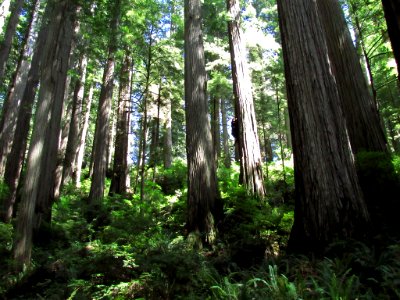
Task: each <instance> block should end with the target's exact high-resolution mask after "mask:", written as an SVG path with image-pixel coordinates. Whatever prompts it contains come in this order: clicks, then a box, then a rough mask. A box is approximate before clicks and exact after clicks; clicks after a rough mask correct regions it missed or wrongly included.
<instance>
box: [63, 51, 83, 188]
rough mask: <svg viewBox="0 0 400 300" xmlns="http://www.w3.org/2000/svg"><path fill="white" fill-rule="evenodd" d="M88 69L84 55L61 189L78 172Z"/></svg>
mask: <svg viewBox="0 0 400 300" xmlns="http://www.w3.org/2000/svg"><path fill="white" fill-rule="evenodd" d="M86 68H87V57H86V56H85V54H82V57H81V59H80V63H79V68H78V78H77V79H76V81H75V87H74V93H73V97H72V112H71V118H70V123H69V133H68V143H67V147H66V150H65V157H64V162H63V174H62V180H61V187H60V189H61V188H62V187H63V186H64V185H65V184H66V183H68V181H69V180H70V179H71V178H72V174H73V173H74V172H76V169H75V168H74V162H75V158H76V155H77V152H78V143H79V123H80V120H79V118H80V116H81V114H82V101H83V95H84V88H85V79H86Z"/></svg>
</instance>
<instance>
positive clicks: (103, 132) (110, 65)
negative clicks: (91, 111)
mask: <svg viewBox="0 0 400 300" xmlns="http://www.w3.org/2000/svg"><path fill="white" fill-rule="evenodd" d="M113 5H114V7H113V16H112V20H111V32H110V39H109V45H108V47H109V48H108V59H107V62H106V65H105V68H104V73H103V83H102V86H101V91H100V98H99V107H98V111H97V120H96V130H95V137H94V144H93V150H92V151H93V175H92V184H91V186H90V194H89V203H90V204H91V205H97V204H99V202H100V201H101V200H102V199H103V197H104V185H105V177H106V170H107V138H108V134H109V127H110V126H109V120H110V112H111V104H112V94H113V89H114V67H115V52H116V51H117V42H118V39H117V30H118V25H119V21H120V7H121V1H120V0H116V1H115V2H114V4H113Z"/></svg>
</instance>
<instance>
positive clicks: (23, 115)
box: [3, 8, 49, 223]
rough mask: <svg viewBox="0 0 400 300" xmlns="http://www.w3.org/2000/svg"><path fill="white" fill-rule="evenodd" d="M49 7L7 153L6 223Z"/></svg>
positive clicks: (22, 156)
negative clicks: (12, 138) (9, 149)
mask: <svg viewBox="0 0 400 300" xmlns="http://www.w3.org/2000/svg"><path fill="white" fill-rule="evenodd" d="M48 14H49V9H48V8H46V12H45V14H44V17H43V23H44V24H42V26H41V29H40V33H39V36H38V39H37V41H36V44H35V51H34V54H33V57H32V61H31V65H30V69H29V73H28V78H27V81H26V86H25V90H24V93H23V96H22V99H21V103H20V107H21V108H20V109H19V111H18V118H17V124H16V128H15V132H16V133H17V134H15V135H14V141H13V144H12V147H11V151H10V154H9V155H8V159H7V163H6V168H5V172H4V182H5V183H6V184H7V186H8V188H9V193H8V196H7V198H6V199H4V212H5V213H4V218H3V220H4V221H5V222H6V223H7V222H9V221H10V220H11V218H12V216H13V207H14V204H15V200H16V197H17V188H18V182H19V180H20V175H21V170H22V166H23V164H24V160H25V153H26V148H27V143H28V135H29V129H30V121H31V117H32V107H33V103H34V100H35V96H36V88H37V86H38V84H39V77H40V73H39V71H40V62H41V58H42V56H41V53H42V52H41V50H42V49H43V47H44V45H45V41H46V36H47V23H46V22H47V18H48V17H49V16H48Z"/></svg>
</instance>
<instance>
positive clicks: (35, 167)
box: [14, 0, 76, 267]
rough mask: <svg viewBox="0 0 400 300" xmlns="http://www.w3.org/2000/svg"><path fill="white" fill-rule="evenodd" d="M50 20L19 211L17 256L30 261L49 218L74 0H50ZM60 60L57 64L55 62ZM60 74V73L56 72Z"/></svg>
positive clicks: (20, 262) (19, 260)
mask: <svg viewBox="0 0 400 300" xmlns="http://www.w3.org/2000/svg"><path fill="white" fill-rule="evenodd" d="M47 5H52V7H53V10H52V14H51V21H50V23H49V25H48V33H47V39H46V43H45V45H44V47H43V49H42V51H43V53H42V64H41V80H40V81H41V87H40V92H39V99H38V105H37V110H36V116H35V125H34V129H33V132H32V138H31V144H30V148H29V155H28V161H27V170H26V177H25V182H24V186H23V191H22V197H21V204H20V209H19V212H18V222H17V230H16V232H17V234H16V240H15V244H14V258H15V260H16V262H17V264H18V265H19V266H20V267H23V266H26V265H29V264H30V257H31V249H32V233H33V227H34V225H36V226H40V225H41V222H42V221H43V220H45V221H50V220H49V218H50V217H51V201H52V199H51V196H52V195H53V191H52V189H53V188H54V171H55V168H56V163H57V148H58V138H59V132H60V124H61V114H62V107H63V100H64V92H65V82H66V77H67V71H68V66H69V55H70V50H71V43H72V36H73V32H74V30H73V18H74V16H75V13H76V7H75V5H74V4H73V1H70V0H64V1H51V2H49V3H48V4H47ZM54 62H58V63H54ZM54 74H57V75H54Z"/></svg>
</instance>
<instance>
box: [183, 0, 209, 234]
mask: <svg viewBox="0 0 400 300" xmlns="http://www.w3.org/2000/svg"><path fill="white" fill-rule="evenodd" d="M201 22H202V17H201V1H200V0H185V105H186V151H187V161H188V196H187V197H188V198H187V203H188V208H187V209H188V219H187V229H188V231H189V233H192V232H193V233H197V234H202V235H203V240H205V241H208V242H211V241H212V239H213V235H214V217H215V215H213V213H214V208H215V201H216V197H217V183H216V167H215V159H214V150H213V144H212V136H211V125H210V120H209V118H208V102H207V95H206V82H207V76H206V70H205V60H204V46H203V35H202V29H201Z"/></svg>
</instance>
